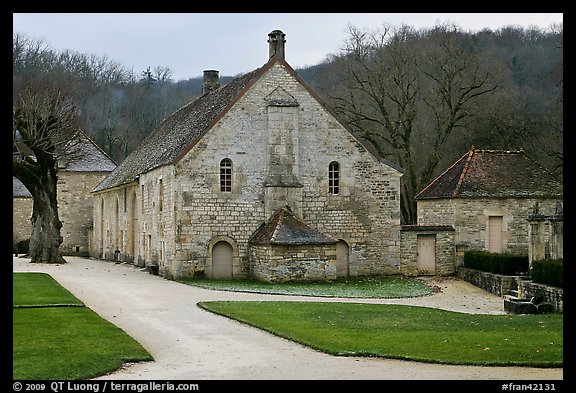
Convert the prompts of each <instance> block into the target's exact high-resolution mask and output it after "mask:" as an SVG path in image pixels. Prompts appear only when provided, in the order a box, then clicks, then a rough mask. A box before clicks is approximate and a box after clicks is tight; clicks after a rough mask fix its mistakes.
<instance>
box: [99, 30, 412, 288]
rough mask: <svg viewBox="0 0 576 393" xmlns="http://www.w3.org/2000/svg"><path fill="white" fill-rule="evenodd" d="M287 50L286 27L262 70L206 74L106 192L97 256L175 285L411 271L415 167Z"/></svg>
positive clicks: (271, 39)
mask: <svg viewBox="0 0 576 393" xmlns="http://www.w3.org/2000/svg"><path fill="white" fill-rule="evenodd" d="M263 49H266V48H265V46H264V48H263ZM263 52H265V51H264V50H263ZM285 54H286V40H285V34H284V33H283V32H282V31H279V30H274V31H272V32H271V33H270V34H269V35H268V47H267V55H268V56H267V57H265V56H263V57H265V59H267V61H266V63H265V64H264V65H263V66H262V67H260V68H258V69H255V70H253V71H251V72H248V73H246V74H244V75H241V76H239V77H237V78H235V79H233V80H232V81H230V82H229V83H227V84H226V85H224V86H220V83H219V80H218V79H219V72H218V71H216V70H206V71H204V85H203V94H202V95H201V96H200V97H198V98H197V99H195V100H193V101H192V102H190V103H188V104H186V105H185V106H183V107H182V108H180V109H179V110H178V111H176V112H174V113H173V114H172V115H170V116H169V117H167V118H166V119H164V120H163V121H162V122H161V123H160V124H159V125H158V127H157V128H156V129H155V130H153V131H152V133H151V134H150V135H149V136H148V137H147V138H146V139H145V140H144V141H143V142H142V144H141V145H140V146H139V147H138V148H137V149H136V150H135V151H134V152H133V153H132V154H131V155H130V156H128V157H127V158H126V159H125V160H124V161H123V162H122V163H120V165H118V166H117V167H116V169H114V170H113V171H112V172H111V173H110V174H109V175H108V176H106V177H105V178H104V180H103V181H102V182H101V183H100V184H98V185H97V186H96V187H95V189H94V190H93V192H92V195H93V202H94V217H93V241H92V242H91V256H92V257H95V258H102V259H107V260H118V261H124V262H131V263H134V264H135V265H138V266H142V267H146V268H149V269H150V270H151V271H154V272H158V274H160V275H162V276H164V277H166V278H171V279H175V278H180V277H194V276H201V277H208V278H223V279H226V278H257V279H260V280H263V281H269V282H281V281H309V280H332V279H335V278H336V277H340V276H346V275H367V274H396V273H399V272H400V270H399V269H400V178H401V176H402V173H403V170H402V168H399V167H398V166H397V165H395V164H393V163H391V162H388V161H387V160H385V159H383V158H382V157H379V156H378V155H377V154H376V153H375V151H374V150H373V149H372V148H371V147H370V146H369V145H366V144H365V143H364V142H363V141H361V140H360V139H359V138H358V137H357V136H355V135H354V133H353V132H352V131H351V130H350V129H349V128H348V127H347V126H346V125H345V124H344V123H343V122H341V121H340V120H338V118H337V116H336V115H335V114H334V113H333V112H332V111H331V110H330V109H329V108H328V107H327V106H326V105H325V104H324V102H323V101H322V100H321V99H320V97H319V96H318V95H317V94H316V93H315V92H314V91H313V90H312V89H311V88H310V87H309V86H308V85H307V84H306V83H305V82H304V81H303V80H302V78H301V77H300V76H298V75H297V73H296V72H295V71H294V69H293V68H292V67H291V66H290V65H289V64H288V62H287V61H286V56H285ZM263 55H264V53H263Z"/></svg>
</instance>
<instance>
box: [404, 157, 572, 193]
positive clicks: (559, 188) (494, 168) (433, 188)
mask: <svg viewBox="0 0 576 393" xmlns="http://www.w3.org/2000/svg"><path fill="white" fill-rule="evenodd" d="M479 197H494V198H510V197H516V198H541V197H551V198H562V197H563V185H562V182H561V181H560V180H558V179H557V178H556V177H554V176H553V175H552V174H551V173H550V172H548V171H547V170H546V169H545V168H543V167H542V166H541V165H540V164H538V163H537V162H536V161H535V160H533V159H532V158H530V157H528V156H527V155H526V153H525V152H524V151H523V150H518V151H502V150H479V149H475V148H474V147H472V149H471V150H470V151H469V152H467V153H466V154H464V155H463V156H462V157H461V158H460V159H459V160H458V161H456V162H455V163H454V164H453V165H452V166H451V167H450V168H448V169H447V170H446V171H445V172H444V173H442V174H441V175H440V176H438V177H437V178H436V179H435V180H434V181H433V182H431V183H430V184H429V185H428V186H427V187H426V188H424V189H423V190H422V191H420V193H418V195H416V197H415V199H416V200H421V199H438V198H479Z"/></svg>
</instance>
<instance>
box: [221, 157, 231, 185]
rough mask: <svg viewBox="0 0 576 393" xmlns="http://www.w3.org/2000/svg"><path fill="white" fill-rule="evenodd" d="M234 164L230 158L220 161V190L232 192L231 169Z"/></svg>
mask: <svg viewBox="0 0 576 393" xmlns="http://www.w3.org/2000/svg"><path fill="white" fill-rule="evenodd" d="M233 168H234V165H233V163H232V160H231V159H230V158H224V159H222V160H221V161H220V192H232V170H233Z"/></svg>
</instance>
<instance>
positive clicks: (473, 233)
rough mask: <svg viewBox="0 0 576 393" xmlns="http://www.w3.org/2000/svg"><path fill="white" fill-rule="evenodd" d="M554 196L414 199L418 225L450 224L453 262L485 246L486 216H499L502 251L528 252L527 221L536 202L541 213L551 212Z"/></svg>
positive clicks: (461, 259)
mask: <svg viewBox="0 0 576 393" xmlns="http://www.w3.org/2000/svg"><path fill="white" fill-rule="evenodd" d="M557 201H558V200H557V199H535V198H453V199H430V200H419V201H418V202H417V211H418V224H419V225H453V226H454V229H455V235H454V242H455V246H456V264H457V266H462V263H463V257H464V252H465V251H468V250H487V249H488V218H489V217H490V216H501V217H502V225H503V228H502V229H503V250H502V252H504V253H512V254H521V255H528V243H529V242H528V239H529V238H528V228H529V226H528V222H527V219H528V217H529V215H530V214H531V213H532V211H533V208H534V205H535V203H536V202H538V203H539V206H540V211H541V212H543V213H544V214H552V213H554V211H555V209H556V202H557Z"/></svg>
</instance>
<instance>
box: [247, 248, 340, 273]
mask: <svg viewBox="0 0 576 393" xmlns="http://www.w3.org/2000/svg"><path fill="white" fill-rule="evenodd" d="M250 254H251V258H250V260H251V272H252V277H253V278H255V279H257V280H262V281H267V282H307V281H332V280H335V279H336V246H335V245H334V244H325V245H317V244H316V245H289V246H288V245H274V244H270V245H251V247H250Z"/></svg>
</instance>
